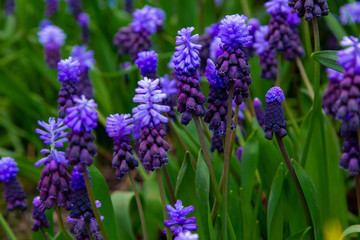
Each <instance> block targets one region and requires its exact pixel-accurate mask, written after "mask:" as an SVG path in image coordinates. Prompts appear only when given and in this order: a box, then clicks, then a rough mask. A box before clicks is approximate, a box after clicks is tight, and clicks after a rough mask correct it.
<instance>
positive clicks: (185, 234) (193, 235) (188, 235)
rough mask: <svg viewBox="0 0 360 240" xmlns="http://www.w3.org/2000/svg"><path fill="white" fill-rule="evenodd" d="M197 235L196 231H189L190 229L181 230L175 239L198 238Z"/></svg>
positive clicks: (189, 239) (191, 239)
mask: <svg viewBox="0 0 360 240" xmlns="http://www.w3.org/2000/svg"><path fill="white" fill-rule="evenodd" d="M198 239H199V235H197V234H196V233H191V232H190V231H186V232H181V233H179V235H178V236H177V237H176V238H175V240H198Z"/></svg>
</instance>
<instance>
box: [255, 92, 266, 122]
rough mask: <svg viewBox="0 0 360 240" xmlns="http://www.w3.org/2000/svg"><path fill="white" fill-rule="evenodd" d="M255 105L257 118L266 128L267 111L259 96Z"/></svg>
mask: <svg viewBox="0 0 360 240" xmlns="http://www.w3.org/2000/svg"><path fill="white" fill-rule="evenodd" d="M253 105H254V110H255V115H256V120H257V121H258V123H259V125H260V126H261V128H262V129H265V112H264V109H263V106H262V104H261V101H260V100H259V99H258V98H254V102H253Z"/></svg>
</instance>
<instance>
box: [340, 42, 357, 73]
mask: <svg viewBox="0 0 360 240" xmlns="http://www.w3.org/2000/svg"><path fill="white" fill-rule="evenodd" d="M340 45H341V46H343V47H348V48H345V49H343V50H340V51H338V61H337V62H338V64H340V65H341V66H343V68H344V69H345V70H348V69H350V68H354V71H355V72H356V73H359V72H360V43H359V39H358V38H356V37H353V36H350V37H347V36H345V37H344V38H343V40H342V41H341V42H340Z"/></svg>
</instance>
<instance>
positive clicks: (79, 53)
mask: <svg viewBox="0 0 360 240" xmlns="http://www.w3.org/2000/svg"><path fill="white" fill-rule="evenodd" d="M70 55H71V57H72V58H73V59H74V60H76V61H78V62H79V68H80V77H79V78H80V80H79V81H78V82H77V84H76V90H77V91H76V94H77V96H78V97H81V96H82V95H84V96H85V97H86V98H87V99H92V98H93V97H94V93H93V86H92V84H91V81H90V78H89V70H90V69H91V68H92V67H93V65H94V64H95V60H94V51H92V50H89V51H87V50H86V45H82V46H74V47H73V49H72V51H71V53H70Z"/></svg>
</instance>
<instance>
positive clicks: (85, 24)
mask: <svg viewBox="0 0 360 240" xmlns="http://www.w3.org/2000/svg"><path fill="white" fill-rule="evenodd" d="M76 21H77V23H78V24H79V26H80V27H81V36H82V40H81V41H82V43H88V42H89V38H90V29H89V25H90V18H89V15H88V14H87V13H85V12H82V13H80V14H79V16H78V17H77V19H76Z"/></svg>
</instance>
